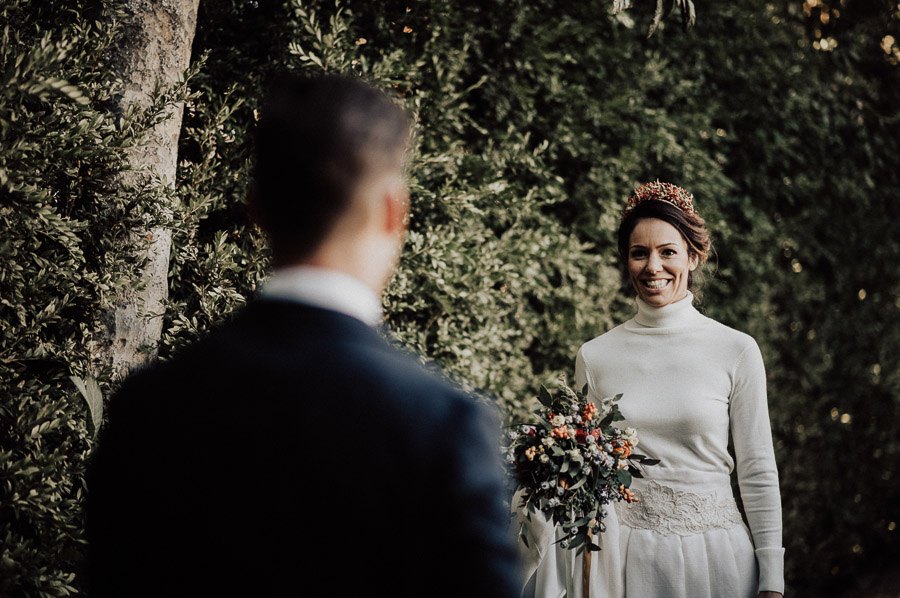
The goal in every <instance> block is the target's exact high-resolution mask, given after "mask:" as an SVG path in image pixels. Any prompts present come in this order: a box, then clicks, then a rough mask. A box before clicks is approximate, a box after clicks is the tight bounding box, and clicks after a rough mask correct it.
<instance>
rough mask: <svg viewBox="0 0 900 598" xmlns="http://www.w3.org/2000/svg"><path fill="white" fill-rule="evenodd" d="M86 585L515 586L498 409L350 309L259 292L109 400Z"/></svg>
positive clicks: (154, 589)
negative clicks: (261, 296) (430, 368)
mask: <svg viewBox="0 0 900 598" xmlns="http://www.w3.org/2000/svg"><path fill="white" fill-rule="evenodd" d="M88 484H89V485H88V502H87V508H88V513H87V525H88V539H89V543H90V544H89V550H90V552H89V554H90V558H89V566H88V583H89V597H90V598H103V597H106V596H115V597H117V598H120V597H121V598H125V597H128V596H154V597H168V596H217V597H218V596H232V595H233V596H437V595H440V596H445V595H446V596H461V597H470V596H498V597H503V596H514V595H516V594H517V590H518V587H519V586H518V582H519V579H518V574H519V569H518V562H517V558H516V553H515V547H514V544H513V543H512V540H511V539H510V538H509V537H508V535H507V524H508V521H509V520H508V517H507V515H506V513H505V511H504V509H503V507H502V504H501V496H502V494H501V493H502V487H501V484H502V482H501V471H500V465H499V457H498V449H497V433H496V429H495V420H494V419H493V417H492V416H491V415H489V414H488V412H486V411H485V410H484V409H483V408H482V407H480V406H479V405H477V404H476V403H475V402H474V401H473V400H472V399H471V398H469V397H468V396H466V395H464V394H463V393H462V392H461V391H460V390H458V389H457V388H455V387H454V386H452V385H450V384H448V383H446V382H445V381H442V380H441V379H439V378H438V377H437V376H435V375H432V374H430V373H428V372H426V371H425V370H424V369H423V368H422V367H421V366H420V365H419V364H418V363H417V362H416V360H415V359H414V358H412V357H411V356H409V355H407V354H404V353H402V352H400V351H398V350H397V349H395V348H393V347H392V346H390V345H389V344H388V343H387V342H386V341H385V340H383V339H382V337H381V336H380V335H379V334H378V333H377V332H376V331H375V330H373V329H371V328H369V327H368V326H366V325H365V324H363V323H362V322H360V321H358V320H356V319H354V318H351V317H349V316H345V315H342V314H339V313H336V312H332V311H328V310H323V309H317V308H313V307H307V306H303V305H300V304H296V303H289V302H280V301H271V300H261V301H257V302H255V303H252V304H251V305H250V306H248V307H247V308H246V309H245V310H244V311H243V312H242V313H241V314H239V315H238V316H237V317H236V318H235V319H234V320H233V321H232V322H231V323H229V324H227V325H225V326H223V327H221V328H220V329H219V330H217V331H216V332H214V333H213V334H211V335H210V336H209V337H207V338H206V339H205V340H203V341H202V342H200V343H198V344H197V345H195V346H194V347H192V348H191V349H189V350H187V351H186V352H184V353H182V354H181V355H180V356H179V357H178V358H176V359H174V360H172V361H170V362H168V363H166V364H163V365H159V366H155V367H152V368H150V369H147V370H145V371H143V372H141V373H138V374H136V375H134V376H132V377H131V378H130V379H129V380H128V381H127V382H126V383H125V384H124V385H123V388H122V389H121V391H120V392H119V393H118V394H117V396H115V397H114V398H113V400H112V401H111V406H110V414H109V422H108V424H107V425H106V427H105V428H104V430H103V431H102V433H101V437H100V439H99V442H98V446H97V450H96V452H95V454H94V455H93V457H92V461H91V464H90V469H89V477H88Z"/></svg>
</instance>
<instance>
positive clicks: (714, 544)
mask: <svg viewBox="0 0 900 598" xmlns="http://www.w3.org/2000/svg"><path fill="white" fill-rule="evenodd" d="M667 473H671V472H667ZM632 490H634V491H635V493H636V495H637V496H638V498H639V499H640V501H639V502H636V503H632V504H628V503H624V502H621V503H616V504H615V508H610V509H608V511H607V516H606V518H605V522H606V532H604V533H603V534H602V536H601V537H600V538H599V539H598V541H599V543H600V546H601V551H600V552H595V553H594V554H593V555H592V557H591V575H590V596H589V597H588V598H742V597H747V598H752V597H754V596H756V594H757V587H758V578H759V573H758V570H757V564H756V556H755V554H754V551H753V543H752V541H751V539H750V533H749V531H748V530H747V527H746V526H745V525H744V523H743V521H742V520H741V516H740V513H739V512H738V510H737V506H736V505H735V502H734V497H733V495H732V491H731V485H730V483H729V480H728V476H724V475H719V474H715V475H708V474H703V475H700V474H699V473H698V472H690V473H689V474H688V475H677V476H671V477H669V476H668V475H666V476H665V477H662V478H661V477H656V478H655V479H653V480H646V479H635V481H634V485H633V486H632ZM529 527H530V528H531V529H530V530H529V532H530V536H531V537H532V538H533V540H534V541H533V544H534V546H532V547H531V549H530V550H528V551H526V553H525V555H524V556H525V557H526V562H527V563H529V564H530V566H529V567H527V568H526V575H527V576H528V577H530V578H531V579H530V580H529V583H528V585H527V586H526V593H527V594H528V595H534V596H535V597H536V598H584V594H583V590H582V587H583V585H582V584H583V581H582V570H583V562H584V561H583V557H582V555H581V554H577V553H575V552H574V551H571V550H567V549H564V548H560V547H559V545H558V544H553V541H554V540H555V539H559V536H558V535H557V534H558V530H555V529H553V526H552V525H550V524H549V523H547V521H546V520H544V519H543V518H542V517H540V516H534V515H532V522H531V523H530V524H529Z"/></svg>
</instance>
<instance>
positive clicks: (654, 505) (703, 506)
mask: <svg viewBox="0 0 900 598" xmlns="http://www.w3.org/2000/svg"><path fill="white" fill-rule="evenodd" d="M635 494H636V495H637V497H638V498H639V499H640V502H635V503H630V504H628V503H622V502H617V503H616V504H615V508H616V513H617V514H618V516H619V521H620V522H621V523H623V524H625V525H627V526H628V527H631V528H637V529H646V530H651V531H654V532H657V533H659V534H662V535H664V536H671V535H677V536H690V535H693V534H699V533H703V532H706V531H709V530H712V529H730V528H732V527H734V526H736V525H740V524H741V523H742V522H743V520H742V519H741V513H740V511H738V508H737V505H736V504H735V502H734V497H733V496H727V497H723V496H721V495H719V494H716V493H715V492H713V493H710V494H693V493H691V492H683V491H681V490H675V489H674V488H670V487H669V486H664V485H662V484H660V483H658V482H655V481H650V482H648V483H647V484H646V486H645V487H644V488H642V489H641V490H639V491H636V492H635Z"/></svg>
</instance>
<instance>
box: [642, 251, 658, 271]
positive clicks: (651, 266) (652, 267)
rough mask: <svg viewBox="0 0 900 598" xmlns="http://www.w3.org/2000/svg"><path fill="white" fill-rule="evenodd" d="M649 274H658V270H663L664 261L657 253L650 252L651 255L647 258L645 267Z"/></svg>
mask: <svg viewBox="0 0 900 598" xmlns="http://www.w3.org/2000/svg"><path fill="white" fill-rule="evenodd" d="M644 269H645V270H646V271H647V273H648V274H656V273H657V272H659V271H661V270H662V261H661V260H660V259H659V256H658V255H656V254H650V257H649V258H647V266H646V267H645V268H644Z"/></svg>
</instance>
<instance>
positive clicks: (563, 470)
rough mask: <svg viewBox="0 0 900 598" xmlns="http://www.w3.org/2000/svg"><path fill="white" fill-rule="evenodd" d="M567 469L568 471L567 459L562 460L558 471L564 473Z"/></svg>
mask: <svg viewBox="0 0 900 598" xmlns="http://www.w3.org/2000/svg"><path fill="white" fill-rule="evenodd" d="M567 471H569V460H568V459H566V460H565V461H563V464H562V466H561V467H560V468H559V473H566V472H567Z"/></svg>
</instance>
